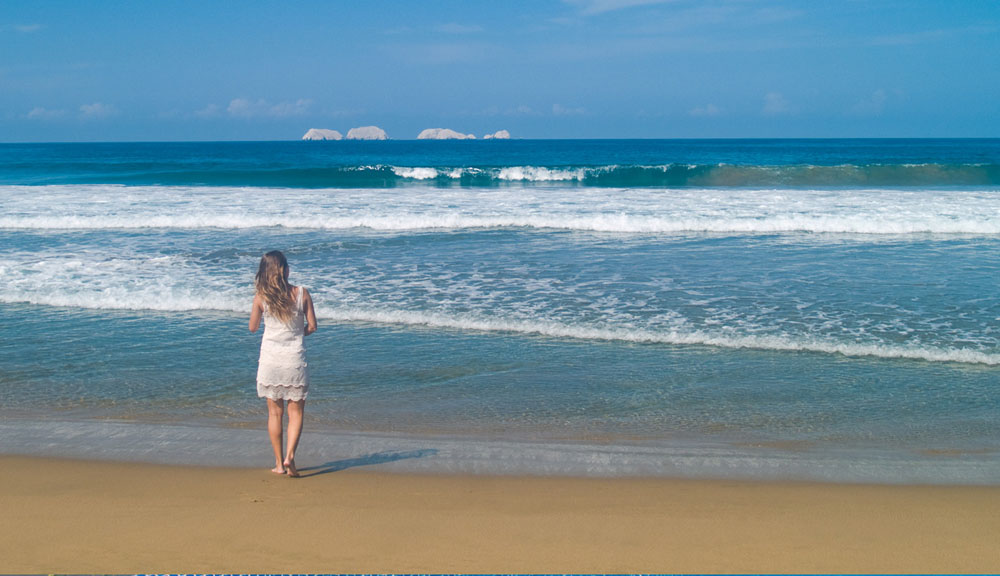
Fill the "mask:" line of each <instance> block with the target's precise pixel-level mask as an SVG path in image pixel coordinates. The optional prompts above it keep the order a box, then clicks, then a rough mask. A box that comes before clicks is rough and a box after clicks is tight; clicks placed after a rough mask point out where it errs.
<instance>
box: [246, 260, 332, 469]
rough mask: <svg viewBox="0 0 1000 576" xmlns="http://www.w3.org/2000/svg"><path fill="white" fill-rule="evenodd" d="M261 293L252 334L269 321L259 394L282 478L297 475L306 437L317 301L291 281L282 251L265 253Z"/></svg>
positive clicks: (259, 368)
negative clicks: (308, 342) (309, 351)
mask: <svg viewBox="0 0 1000 576" xmlns="http://www.w3.org/2000/svg"><path fill="white" fill-rule="evenodd" d="M254 287H255V288H256V294H255V295H254V298H253V308H252V309H251V311H250V331H251V332H256V331H257V328H259V327H260V321H261V318H263V319H264V337H263V338H262V339H261V343H260V360H259V362H258V365H257V396H259V397H261V398H267V432H268V435H269V436H270V437H271V446H272V447H273V448H274V463H275V466H274V468H273V469H272V470H271V471H272V472H275V473H277V474H288V475H289V476H291V477H298V475H299V473H298V470H296V469H295V449H296V448H297V447H298V445H299V437H300V436H301V434H302V420H303V417H304V415H305V408H306V396H307V395H308V394H309V367H308V365H307V364H306V349H305V345H304V343H303V339H304V338H305V336H307V335H309V334H312V333H313V332H315V331H316V312H315V311H314V310H313V303H312V297H311V296H309V291H308V290H306V289H305V288H304V287H302V286H293V285H291V284H289V283H288V261H287V260H285V255H284V254H282V253H281V252H279V251H277V250H273V251H271V252H268V253H267V254H264V256H263V257H262V258H261V259H260V266H259V267H258V268H257V276H256V278H255V280H254ZM286 400H287V401H288V443H287V446H286V448H285V452H284V454H282V450H281V448H282V436H283V435H282V427H283V423H284V412H285V401H286Z"/></svg>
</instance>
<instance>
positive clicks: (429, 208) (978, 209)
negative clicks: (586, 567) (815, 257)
mask: <svg viewBox="0 0 1000 576" xmlns="http://www.w3.org/2000/svg"><path fill="white" fill-rule="evenodd" d="M395 170H397V171H400V172H401V173H404V174H407V177H409V178H414V179H425V180H426V179H434V178H437V177H439V176H440V175H441V174H440V173H438V172H437V171H436V170H434V169H431V168H406V169H403V168H397V169H395ZM511 170H514V169H511ZM447 176H448V177H460V176H461V175H460V174H459V175H456V174H454V173H448V174H447ZM510 177H511V178H516V177H518V175H517V174H511V176H510ZM538 177H550V178H552V179H559V178H564V177H571V176H569V175H566V174H549V175H548V176H544V175H538ZM271 197H273V198H281V199H282V200H283V201H282V202H281V203H280V206H281V207H280V208H277V207H276V204H275V203H273V202H264V201H262V198H271ZM0 199H2V200H3V203H2V204H3V208H2V209H0V229H93V230H98V229H137V228H223V229H240V228H257V227H276V226H281V227H286V228H297V229H328V230H346V229H352V228H370V229H372V230H430V229H462V228H540V229H564V230H580V231H594V232H611V233H622V234H675V233H689V232H691V233H699V232H708V233H733V234H771V233H791V232H806V233H817V234H866V235H900V234H964V235H998V234H1000V192H997V191H969V190H956V191H930V190H919V191H900V190H846V191H843V190H842V191H809V190H712V189H708V190H656V189H557V188H541V189H539V188H531V189H507V190H494V189H445V190H441V189H427V188H412V189H408V188H404V189H394V190H301V189H260V188H246V189H244V188H185V187H124V186H43V187H23V186H0Z"/></svg>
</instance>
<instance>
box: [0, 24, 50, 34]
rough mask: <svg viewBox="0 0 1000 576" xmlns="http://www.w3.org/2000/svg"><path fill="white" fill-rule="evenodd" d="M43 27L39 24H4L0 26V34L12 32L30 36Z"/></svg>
mask: <svg viewBox="0 0 1000 576" xmlns="http://www.w3.org/2000/svg"><path fill="white" fill-rule="evenodd" d="M42 28H43V26H42V25H41V24H6V25H0V32H8V31H11V30H12V31H14V32H19V33H21V34H32V33H34V32H38V31H39V30H41V29H42Z"/></svg>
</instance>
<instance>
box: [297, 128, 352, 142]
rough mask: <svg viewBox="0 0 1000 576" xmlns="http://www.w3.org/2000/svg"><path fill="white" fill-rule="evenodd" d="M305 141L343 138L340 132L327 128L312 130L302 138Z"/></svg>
mask: <svg viewBox="0 0 1000 576" xmlns="http://www.w3.org/2000/svg"><path fill="white" fill-rule="evenodd" d="M302 139H303V140H341V139H343V136H342V135H341V134H340V132H337V131H336V130H327V129H325V128H310V129H309V131H308V132H306V134H305V136H303V137H302Z"/></svg>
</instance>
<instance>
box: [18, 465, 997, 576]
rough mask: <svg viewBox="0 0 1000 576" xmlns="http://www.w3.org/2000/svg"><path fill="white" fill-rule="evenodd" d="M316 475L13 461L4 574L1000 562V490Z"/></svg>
mask: <svg viewBox="0 0 1000 576" xmlns="http://www.w3.org/2000/svg"><path fill="white" fill-rule="evenodd" d="M304 472H305V475H306V476H305V477H303V478H300V479H290V478H285V477H282V476H278V475H275V474H272V473H270V472H268V471H267V470H256V469H226V468H182V467H169V466H158V465H149V464H121V463H109V462H82V461H72V460H56V459H33V458H24V457H0V510H2V511H3V522H2V532H0V571H2V572H6V573H10V572H34V573H40V572H41V573H51V572H76V573H80V572H427V571H430V572H997V571H1000V487H949V486H868V485H842V484H806V483H802V484H799V483H774V482H767V483H754V482H730V481H703V480H697V481H696V480H671V479H659V478H653V479H587V478H547V477H489V476H430V475H403V474H391V473H378V472H372V471H370V470H369V471H360V470H357V469H353V470H346V471H338V472H332V473H326V472H324V471H323V470H318V471H317V470H313V471H309V470H308V469H307V470H305V471H304ZM310 472H312V475H309V474H310ZM317 472H318V473H317Z"/></svg>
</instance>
